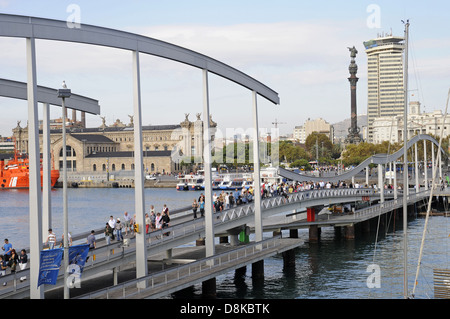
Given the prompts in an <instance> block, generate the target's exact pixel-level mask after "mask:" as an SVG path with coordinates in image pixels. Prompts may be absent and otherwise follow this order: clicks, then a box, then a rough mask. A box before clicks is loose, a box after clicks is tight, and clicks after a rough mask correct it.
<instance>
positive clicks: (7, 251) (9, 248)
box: [2, 238, 12, 261]
mask: <svg viewBox="0 0 450 319" xmlns="http://www.w3.org/2000/svg"><path fill="white" fill-rule="evenodd" d="M2 250H3V251H4V252H5V254H4V255H3V260H4V261H8V260H9V257H10V256H11V251H12V244H11V243H10V242H9V240H8V238H5V244H4V245H3V247H2Z"/></svg>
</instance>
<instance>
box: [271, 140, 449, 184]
mask: <svg viewBox="0 0 450 319" xmlns="http://www.w3.org/2000/svg"><path fill="white" fill-rule="evenodd" d="M423 140H427V141H430V142H432V143H434V144H435V145H437V146H439V142H438V141H437V140H436V139H435V138H433V137H432V136H430V135H427V134H419V135H416V136H414V137H413V138H411V139H410V140H409V141H408V143H407V144H406V145H407V148H408V149H409V148H411V147H412V146H413V145H414V144H415V143H417V142H419V141H423ZM403 152H404V150H403V148H402V149H400V150H398V151H397V152H395V153H393V154H390V155H388V154H375V155H373V156H371V157H369V158H367V159H366V160H364V161H363V162H361V163H360V164H359V165H358V166H356V167H355V168H353V169H352V170H349V171H347V172H345V173H343V174H339V175H336V176H331V177H326V178H324V177H315V176H308V175H303V174H297V173H294V172H291V171H289V170H287V169H284V168H282V167H278V174H279V175H281V176H283V177H286V178H288V179H291V180H294V181H298V182H304V181H312V182H320V181H322V180H324V179H326V180H327V181H330V182H337V181H342V180H349V179H350V178H352V177H353V176H355V175H356V174H358V173H359V172H361V171H362V170H363V169H365V168H366V167H367V166H369V164H387V163H390V162H393V161H396V160H397V159H399V158H400V157H402V156H403ZM441 152H442V153H443V154H444V155H445V154H446V153H445V151H444V149H443V148H442V147H441Z"/></svg>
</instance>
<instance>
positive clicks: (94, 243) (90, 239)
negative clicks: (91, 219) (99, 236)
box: [86, 230, 97, 250]
mask: <svg viewBox="0 0 450 319" xmlns="http://www.w3.org/2000/svg"><path fill="white" fill-rule="evenodd" d="M86 243H87V244H88V245H89V249H90V250H91V249H95V248H97V241H96V239H95V231H94V230H91V234H90V235H89V236H88V237H87V239H86Z"/></svg>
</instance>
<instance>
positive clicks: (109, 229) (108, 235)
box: [105, 223, 113, 245]
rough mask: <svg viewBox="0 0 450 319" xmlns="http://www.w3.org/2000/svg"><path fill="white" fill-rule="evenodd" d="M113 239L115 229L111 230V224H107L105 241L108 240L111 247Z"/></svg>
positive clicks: (107, 242)
mask: <svg viewBox="0 0 450 319" xmlns="http://www.w3.org/2000/svg"><path fill="white" fill-rule="evenodd" d="M112 237H113V229H112V228H111V226H109V223H106V225H105V239H106V244H107V245H109V244H111V238H112Z"/></svg>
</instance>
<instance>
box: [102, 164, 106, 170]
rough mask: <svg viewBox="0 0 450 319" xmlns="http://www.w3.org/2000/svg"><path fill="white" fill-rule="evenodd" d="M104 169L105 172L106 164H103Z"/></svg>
mask: <svg viewBox="0 0 450 319" xmlns="http://www.w3.org/2000/svg"><path fill="white" fill-rule="evenodd" d="M102 171H104V172H105V171H106V164H103V165H102Z"/></svg>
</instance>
